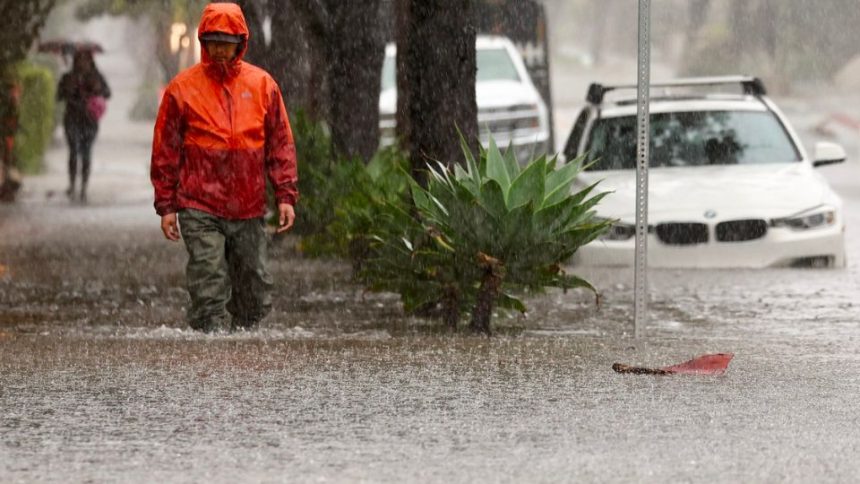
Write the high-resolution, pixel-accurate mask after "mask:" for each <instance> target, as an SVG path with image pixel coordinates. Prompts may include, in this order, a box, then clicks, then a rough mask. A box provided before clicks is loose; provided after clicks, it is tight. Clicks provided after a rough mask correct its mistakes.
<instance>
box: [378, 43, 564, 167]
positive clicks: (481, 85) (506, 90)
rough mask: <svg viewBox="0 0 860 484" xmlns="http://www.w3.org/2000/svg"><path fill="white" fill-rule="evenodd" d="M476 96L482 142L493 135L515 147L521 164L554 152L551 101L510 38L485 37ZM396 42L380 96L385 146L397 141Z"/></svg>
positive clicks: (387, 57) (387, 55) (385, 68)
mask: <svg viewBox="0 0 860 484" xmlns="http://www.w3.org/2000/svg"><path fill="white" fill-rule="evenodd" d="M475 47H476V49H477V64H478V74H477V80H476V83H475V94H476V98H477V104H478V129H479V132H480V136H481V143H482V144H483V145H484V146H485V147H486V146H488V145H489V140H490V135H492V136H493V139H495V141H496V144H497V145H499V147H501V148H503V149H504V148H506V147H507V146H508V145H513V147H514V149H515V150H516V153H517V159H518V160H519V161H520V163H526V162H527V161H528V160H529V159H531V158H532V157H533V156H534V155H541V154H544V153H547V152H549V151H550V150H549V148H550V147H549V146H548V144H549V138H550V126H549V115H548V112H547V107H546V103H545V102H544V100H543V98H541V95H540V94H539V93H538V91H537V89H536V88H535V86H534V84H533V83H532V80H531V77H529V73H528V71H527V70H526V66H525V64H524V62H523V59H522V56H520V53H519V51H517V48H516V47H515V46H514V44H513V43H512V42H511V41H510V40H509V39H507V38H506V37H498V36H486V35H479V36H478V37H477V40H476V42H475ZM396 54H397V50H396V47H395V45H394V44H388V45H387V46H386V48H385V61H384V63H383V67H382V92H381V94H380V96H379V114H380V117H379V128H380V137H381V144H382V145H383V146H387V145H390V144H391V143H393V142H394V131H395V125H396V121H395V114H396V112H397V82H396V75H395V65H396V62H395V58H396Z"/></svg>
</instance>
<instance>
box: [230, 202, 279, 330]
mask: <svg viewBox="0 0 860 484" xmlns="http://www.w3.org/2000/svg"><path fill="white" fill-rule="evenodd" d="M228 226H229V228H228V230H227V232H228V236H227V244H226V254H227V264H228V270H229V272H230V281H231V285H232V293H231V297H230V301H229V302H228V304H227V311H228V312H229V313H230V314H231V315H232V316H233V322H232V326H233V328H234V329H239V328H252V327H253V326H254V325H256V324H257V323H259V322H260V321H261V320H262V319H263V318H264V317H265V316H266V315H267V314H269V312H270V311H271V309H272V286H273V280H272V276H271V274H270V273H269V271H268V256H267V250H268V236H267V235H266V230H265V222H264V221H263V219H262V218H256V219H250V220H236V221H230V222H228Z"/></svg>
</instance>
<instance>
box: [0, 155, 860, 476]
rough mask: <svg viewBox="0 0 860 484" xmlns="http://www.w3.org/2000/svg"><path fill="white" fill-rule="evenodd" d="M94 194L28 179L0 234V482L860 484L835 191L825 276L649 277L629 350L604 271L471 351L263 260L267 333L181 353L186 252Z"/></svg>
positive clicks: (144, 215)
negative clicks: (271, 305)
mask: <svg viewBox="0 0 860 484" xmlns="http://www.w3.org/2000/svg"><path fill="white" fill-rule="evenodd" d="M111 146H112V145H111V142H110V140H109V139H108V140H105V141H104V143H103V144H102V145H101V149H103V150H106V151H108V150H111V149H115V150H117V151H118V150H119V149H120V148H119V147H114V148H111ZM122 149H124V150H128V149H129V148H128V146H127V145H123V147H122ZM140 150H144V151H145V147H140ZM842 169H843V170H845V173H849V172H851V170H855V168H854V167H853V165H848V166H846V167H845V168H842ZM129 170H132V171H133V169H132V168H129ZM110 176H111V175H110V173H109V170H108V172H107V173H106V172H102V175H101V177H102V178H101V180H102V181H105V180H106V179H107V178H108V177H110ZM838 178H844V176H843V175H842V174H840V175H839V176H838ZM125 179H131V180H135V179H136V178H129V177H127V176H124V175H118V176H117V179H116V180H113V181H111V183H115V184H119V185H117V186H120V187H123V186H124V185H122V184H121V183H122V182H121V181H120V180H125ZM52 180H53V181H52ZM95 180H98V178H96V179H94V188H93V194H92V195H91V200H92V202H91V204H90V205H88V206H85V207H84V206H77V205H70V204H69V203H68V201H65V200H59V199H56V197H54V198H50V199H46V198H45V197H44V195H43V194H44V193H45V192H46V189H45V186H47V185H49V184H50V183H56V180H55V179H52V178H51V176H50V175H46V176H45V177H41V178H37V179H33V180H31V183H30V190H31V191H30V192H29V195H26V196H25V197H24V198H23V199H22V201H21V203H20V204H18V205H17V206H15V207H3V208H2V211H0V220H2V224H3V225H2V235H0V257H2V259H0V263H2V264H3V266H4V275H3V276H2V278H0V304H2V306H0V408H2V413H0V435H2V436H3V437H2V442H0V480H2V481H3V482H34V481H38V482H70V481H74V482H87V481H95V482H120V481H121V482H152V481H156V480H166V481H171V482H173V481H178V482H184V481H189V482H190V481H195V482H199V481H203V480H207V481H212V482H235V481H245V482H281V481H290V482H356V481H359V482H361V481H372V482H416V481H422V482H559V481H562V482H564V481H568V482H582V481H599V482H631V481H633V482H666V481H685V482H739V481H745V482H775V481H778V482H812V481H815V482H849V481H852V480H854V479H855V478H856V476H857V475H860V460H858V459H857V458H856V457H857V456H858V455H860V437H858V434H860V433H858V429H860V417H858V412H857V409H858V404H857V401H856V400H857V395H860V377H858V373H860V319H858V317H857V315H858V310H860V307H858V304H860V300H858V298H857V295H858V294H860V287H859V286H858V284H860V283H858V281H860V277H858V273H860V272H858V271H860V268H858V263H860V251H858V249H857V247H858V244H857V243H856V241H857V236H856V234H857V233H858V230H860V217H858V214H860V207H858V205H860V199H858V197H857V192H856V191H853V189H852V188H851V187H852V185H850V184H847V185H845V187H843V189H841V190H842V191H843V193H844V194H845V196H846V203H847V207H846V212H847V213H848V217H849V224H850V225H849V227H850V229H849V233H848V237H849V254H848V260H849V262H848V268H847V269H844V270H800V269H779V270H764V271H743V270H740V271H652V273H651V274H650V279H649V282H650V285H651V289H652V302H651V305H650V307H651V310H652V314H651V320H650V323H649V326H648V327H647V328H646V329H645V331H644V334H645V338H643V339H641V340H639V341H635V340H633V339H631V338H630V337H629V335H630V333H631V331H632V328H631V320H632V313H631V308H632V294H631V289H630V281H631V280H632V274H631V272H630V271H629V270H627V269H588V272H582V275H584V276H586V278H588V279H590V280H592V281H593V282H594V283H595V284H596V285H597V287H598V288H599V289H600V290H601V291H602V292H603V304H602V306H601V307H600V308H597V307H596V306H595V305H594V302H593V298H592V297H591V296H589V295H588V294H585V293H580V292H571V293H568V294H564V293H561V292H550V293H548V294H546V295H543V296H537V297H535V298H532V299H530V301H529V303H530V306H531V307H532V308H533V311H532V312H531V313H530V314H529V315H528V317H525V318H523V317H520V316H504V315H503V316H501V317H500V318H499V319H498V324H499V325H500V327H501V328H502V331H501V334H500V335H499V336H498V337H496V338H493V339H490V340H487V339H484V338H480V337H471V336H463V335H447V334H444V333H443V332H440V331H439V330H438V328H437V327H436V326H435V325H433V324H429V323H426V322H422V321H419V320H413V319H409V318H404V317H403V316H401V313H400V310H399V305H398V302H397V298H396V297H394V296H392V295H378V294H366V293H363V291H361V289H360V288H358V287H356V286H354V285H352V284H351V283H350V282H349V270H348V267H347V266H346V265H344V264H341V263H338V262H325V261H314V260H307V259H303V258H301V257H300V255H298V254H296V253H295V252H294V251H293V250H292V246H293V244H294V242H295V241H294V240H292V239H286V240H285V241H283V242H282V243H280V244H278V245H277V246H275V247H274V248H273V249H274V257H273V259H274V260H275V267H274V268H275V271H274V272H275V274H276V280H277V288H276V292H277V297H276V300H275V307H276V311H275V313H274V314H273V315H272V316H271V317H270V318H269V320H268V321H267V322H266V323H265V324H264V326H263V327H262V328H261V329H260V330H258V331H255V332H251V333H246V334H236V335H227V336H204V335H199V334H197V333H192V332H190V331H188V330H187V329H185V328H184V324H183V321H182V315H183V308H184V306H185V304H187V300H186V295H185V292H184V290H183V287H182V284H183V275H182V271H183V264H184V260H185V255H184V250H183V249H182V246H181V245H178V244H171V243H168V242H166V241H164V240H162V238H161V235H160V233H159V231H158V227H157V218H155V216H154V215H152V212H151V208H150V207H149V201H148V200H149V199H148V197H149V196H150V195H149V194H148V191H147V189H146V186H145V183H141V182H139V181H135V182H125V183H126V184H127V186H125V188H123V189H121V190H118V191H117V190H115V189H110V188H108V187H107V186H106V184H102V185H98V186H100V187H101V188H98V187H97V186H95V184H96V183H97V182H96V181H95ZM706 352H734V353H735V354H736V357H735V359H734V360H733V361H732V363H731V365H730V367H729V371H728V373H727V374H725V375H723V376H720V377H689V376H674V377H653V376H623V375H617V374H615V373H613V372H612V370H611V369H610V368H611V365H612V363H614V362H624V363H630V364H639V365H647V366H662V365H667V364H672V363H677V362H680V361H683V360H685V359H687V358H689V357H692V356H695V355H697V354H701V353H706Z"/></svg>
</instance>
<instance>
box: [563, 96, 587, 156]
mask: <svg viewBox="0 0 860 484" xmlns="http://www.w3.org/2000/svg"><path fill="white" fill-rule="evenodd" d="M587 124H588V108H584V109H583V110H582V111H580V112H579V116H577V117H576V122H574V123H573V129H571V130H570V136H569V137H568V138H567V143H566V144H565V145H564V158H565V159H566V160H568V161H570V160H572V159H574V158H576V150H578V149H579V142H580V141H581V140H582V134H583V133H584V132H585V126H586V125H587Z"/></svg>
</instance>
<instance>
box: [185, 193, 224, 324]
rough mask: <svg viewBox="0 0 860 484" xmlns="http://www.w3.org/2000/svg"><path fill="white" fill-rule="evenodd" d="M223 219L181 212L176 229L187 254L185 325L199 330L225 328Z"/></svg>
mask: <svg viewBox="0 0 860 484" xmlns="http://www.w3.org/2000/svg"><path fill="white" fill-rule="evenodd" d="M224 222H225V221H224V220H221V219H219V218H218V217H215V216H214V215H210V214H207V213H205V212H201V211H198V210H190V209H187V210H181V211H180V212H179V228H180V231H181V233H182V240H184V241H185V248H186V249H187V251H188V265H187V266H186V284H187V287H188V294H189V295H190V296H191V306H190V308H189V309H188V313H187V319H188V324H189V326H191V327H192V328H193V329H196V330H201V331H207V332H209V331H217V330H219V329H227V313H226V311H225V308H226V305H227V301H228V300H229V299H230V279H229V271H228V268H227V259H226V258H225V244H226V240H227V237H226V234H225V227H224Z"/></svg>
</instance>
